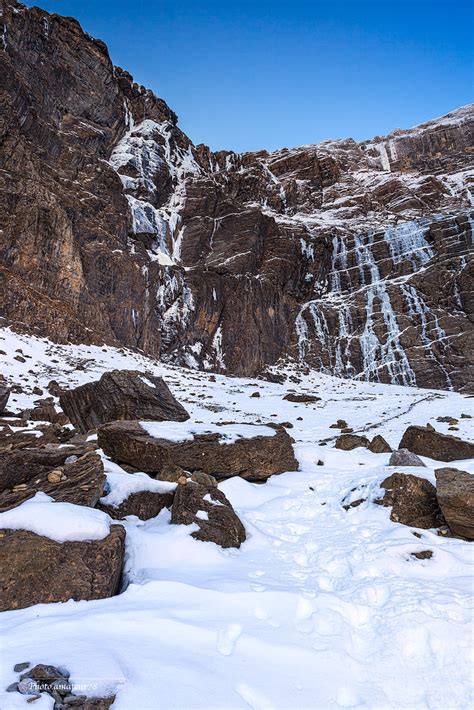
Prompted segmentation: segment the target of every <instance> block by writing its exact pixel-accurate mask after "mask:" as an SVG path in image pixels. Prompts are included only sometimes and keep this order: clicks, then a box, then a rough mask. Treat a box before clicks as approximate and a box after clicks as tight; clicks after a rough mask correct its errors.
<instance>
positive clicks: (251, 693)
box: [236, 683, 275, 710]
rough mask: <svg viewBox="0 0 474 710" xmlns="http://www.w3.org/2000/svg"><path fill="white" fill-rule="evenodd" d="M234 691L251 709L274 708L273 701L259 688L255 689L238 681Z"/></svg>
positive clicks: (265, 709) (272, 709) (269, 709)
mask: <svg viewBox="0 0 474 710" xmlns="http://www.w3.org/2000/svg"><path fill="white" fill-rule="evenodd" d="M236 691H237V692H238V694H239V695H240V697H241V698H242V699H243V700H245V702H246V703H247V705H248V706H249V707H251V708H252V710H274V707H275V706H274V705H273V703H272V702H271V701H270V700H269V699H268V698H266V697H265V696H264V695H263V694H262V692H261V691H260V690H256V689H255V688H252V686H250V685H247V684H246V683H239V684H238V685H237V687H236Z"/></svg>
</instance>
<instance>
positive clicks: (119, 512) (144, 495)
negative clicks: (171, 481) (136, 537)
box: [97, 489, 174, 520]
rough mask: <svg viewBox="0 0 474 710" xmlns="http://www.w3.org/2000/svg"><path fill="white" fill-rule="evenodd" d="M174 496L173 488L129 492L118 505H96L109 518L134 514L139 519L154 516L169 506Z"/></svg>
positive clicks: (119, 518) (147, 518) (119, 517)
mask: <svg viewBox="0 0 474 710" xmlns="http://www.w3.org/2000/svg"><path fill="white" fill-rule="evenodd" d="M173 498H174V489H173V490H169V491H163V493H161V492H158V491H138V492H137V493H131V494H130V495H129V496H128V498H126V499H125V500H124V501H122V502H121V503H119V504H118V505H111V504H110V503H99V505H98V506H97V507H98V508H100V510H103V511H104V513H107V514H108V515H110V517H111V518H115V519H116V520H122V519H123V518H125V517H126V516H127V515H136V516H137V518H140V520H149V519H150V518H155V517H156V516H157V515H158V514H159V513H160V512H161V511H162V510H163V508H171V506H172V504H173Z"/></svg>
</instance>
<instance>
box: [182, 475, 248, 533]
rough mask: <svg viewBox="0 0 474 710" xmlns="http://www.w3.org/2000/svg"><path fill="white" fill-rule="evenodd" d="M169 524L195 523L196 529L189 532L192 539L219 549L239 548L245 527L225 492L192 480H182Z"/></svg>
mask: <svg viewBox="0 0 474 710" xmlns="http://www.w3.org/2000/svg"><path fill="white" fill-rule="evenodd" d="M171 522H172V523H176V524H182V525H191V523H194V524H196V525H197V526H198V528H199V529H198V530H195V531H194V532H192V533H191V535H192V537H194V538H196V540H203V541H204V542H215V543H216V544H217V545H220V546H221V547H240V545H241V544H242V543H243V542H244V541H245V538H246V535H245V528H244V526H243V525H242V523H241V521H240V519H239V517H238V516H237V514H236V513H235V511H234V509H233V507H232V505H231V504H230V503H229V501H228V500H227V498H226V496H225V495H224V493H223V492H222V491H220V490H219V489H218V488H216V487H215V486H212V485H204V484H201V483H197V482H196V481H194V480H193V479H187V480H185V481H184V480H183V482H182V483H180V484H179V485H178V488H177V489H176V493H175V496H174V501H173V508H172V510H171Z"/></svg>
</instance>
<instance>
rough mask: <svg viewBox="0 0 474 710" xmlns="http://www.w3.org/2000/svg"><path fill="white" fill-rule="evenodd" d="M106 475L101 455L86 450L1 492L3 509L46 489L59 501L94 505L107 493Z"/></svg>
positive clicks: (7, 508)
mask: <svg viewBox="0 0 474 710" xmlns="http://www.w3.org/2000/svg"><path fill="white" fill-rule="evenodd" d="M105 481H106V477H105V474H104V466H103V464H102V460H101V458H100V456H99V455H98V454H96V453H93V452H90V453H86V454H85V455H84V456H81V457H80V458H77V457H76V456H72V457H69V459H66V460H65V462H64V464H62V465H60V466H57V467H56V468H53V469H51V470H49V471H45V472H43V473H40V474H39V475H38V476H35V477H34V478H32V479H30V480H29V481H28V482H27V483H21V484H17V485H15V486H13V487H12V488H7V489H5V490H3V491H1V492H0V512H2V513H3V512H4V511H5V510H9V509H10V508H14V507H15V506H17V505H20V504H21V503H23V502H24V501H25V500H28V499H29V498H33V496H34V495H35V494H36V493H37V492H38V491H42V492H43V493H46V494H47V495H49V496H51V497H52V498H54V499H55V500H56V501H62V502H65V503H75V504H76V505H85V506H88V507H90V508H94V507H95V506H96V505H97V502H98V501H99V498H100V497H101V496H102V495H103V490H104V484H105Z"/></svg>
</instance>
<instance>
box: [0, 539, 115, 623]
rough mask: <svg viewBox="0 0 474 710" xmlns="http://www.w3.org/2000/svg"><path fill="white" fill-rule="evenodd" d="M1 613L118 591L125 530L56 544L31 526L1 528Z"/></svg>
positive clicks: (109, 594) (95, 597) (110, 594)
mask: <svg viewBox="0 0 474 710" xmlns="http://www.w3.org/2000/svg"><path fill="white" fill-rule="evenodd" d="M0 539H1V543H2V544H1V545H0V570H1V571H0V611H7V610H9V609H23V608H24V607H27V606H32V605H33V604H47V603H50V602H60V601H67V600H68V599H75V600H76V601H79V600H81V599H104V598H106V597H111V596H113V595H114V594H116V593H117V591H118V588H119V584H120V579H121V574H122V562H123V555H124V547H125V530H124V529H123V527H122V526H121V525H114V526H112V527H111V529H110V533H109V535H107V537H105V538H104V539H103V540H88V541H81V542H63V543H59V542H55V541H54V540H50V539H49V538H47V537H42V536H40V535H36V534H35V533H32V532H28V531H26V530H0Z"/></svg>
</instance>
